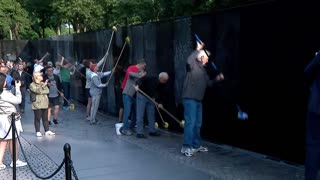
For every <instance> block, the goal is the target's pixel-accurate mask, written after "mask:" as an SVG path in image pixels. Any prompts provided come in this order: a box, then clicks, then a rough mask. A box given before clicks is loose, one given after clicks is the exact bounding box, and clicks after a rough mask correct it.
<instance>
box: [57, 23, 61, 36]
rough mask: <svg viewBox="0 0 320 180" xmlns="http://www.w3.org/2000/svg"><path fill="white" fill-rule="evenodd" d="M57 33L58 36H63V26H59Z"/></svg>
mask: <svg viewBox="0 0 320 180" xmlns="http://www.w3.org/2000/svg"><path fill="white" fill-rule="evenodd" d="M56 33H57V35H58V36H60V35H61V25H58V27H57V32H56Z"/></svg>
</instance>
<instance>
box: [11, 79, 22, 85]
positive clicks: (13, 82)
mask: <svg viewBox="0 0 320 180" xmlns="http://www.w3.org/2000/svg"><path fill="white" fill-rule="evenodd" d="M16 81H17V82H18V83H19V82H20V81H19V80H16ZM16 81H15V80H12V81H11V85H12V86H15V85H16Z"/></svg>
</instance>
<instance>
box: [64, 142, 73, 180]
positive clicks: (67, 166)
mask: <svg viewBox="0 0 320 180" xmlns="http://www.w3.org/2000/svg"><path fill="white" fill-rule="evenodd" d="M63 150H64V167H65V172H66V180H71V179H72V177H71V154H70V151H71V146H70V144H68V143H66V144H65V145H64V147H63Z"/></svg>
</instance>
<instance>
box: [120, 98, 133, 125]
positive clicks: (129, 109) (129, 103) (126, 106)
mask: <svg viewBox="0 0 320 180" xmlns="http://www.w3.org/2000/svg"><path fill="white" fill-rule="evenodd" d="M122 100H123V118H122V122H123V126H122V128H123V129H124V130H128V129H129V120H128V119H129V115H130V114H131V115H130V116H131V117H130V118H131V124H130V128H133V127H134V126H135V123H136V111H135V109H134V108H133V107H134V106H135V103H136V100H135V98H133V97H131V96H129V95H126V94H123V95H122Z"/></svg>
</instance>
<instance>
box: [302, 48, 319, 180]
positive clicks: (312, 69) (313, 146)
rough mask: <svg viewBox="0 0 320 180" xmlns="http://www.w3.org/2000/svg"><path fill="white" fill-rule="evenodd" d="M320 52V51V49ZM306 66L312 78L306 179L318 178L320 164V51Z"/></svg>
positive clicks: (308, 74) (308, 117) (313, 179)
mask: <svg viewBox="0 0 320 180" xmlns="http://www.w3.org/2000/svg"><path fill="white" fill-rule="evenodd" d="M319 52H320V51H319ZM319 52H318V53H316V56H315V58H314V59H313V60H312V61H311V63H310V64H309V65H308V66H307V67H306V68H305V70H304V73H305V74H306V75H307V77H308V78H309V80H311V82H312V84H311V88H310V97H309V105H308V113H307V129H306V161H305V179H306V180H316V179H317V174H318V170H319V168H320V167H319V166H320V53H319Z"/></svg>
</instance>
